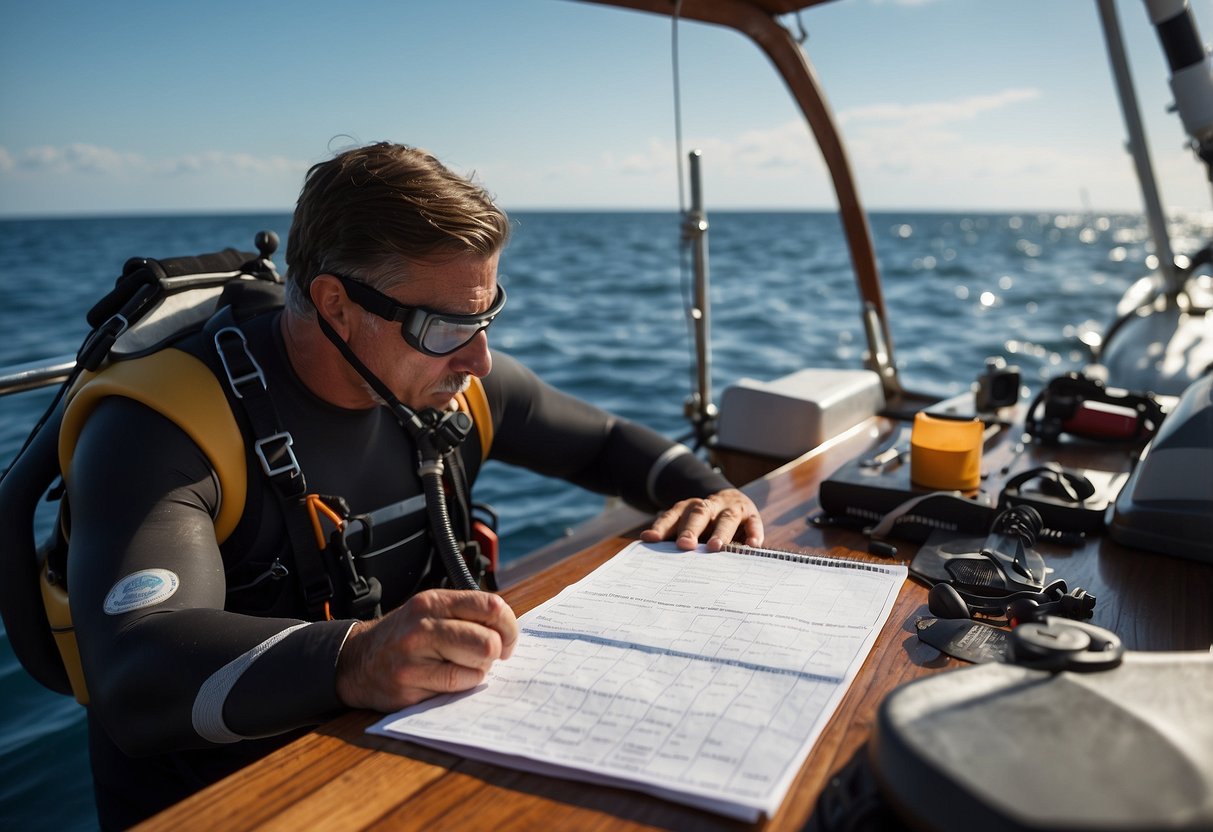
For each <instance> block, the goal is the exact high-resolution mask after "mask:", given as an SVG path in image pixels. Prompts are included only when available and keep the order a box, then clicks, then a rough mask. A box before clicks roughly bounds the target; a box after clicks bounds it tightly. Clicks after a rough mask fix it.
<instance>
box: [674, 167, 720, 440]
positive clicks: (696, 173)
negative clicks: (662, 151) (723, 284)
mask: <svg viewBox="0 0 1213 832" xmlns="http://www.w3.org/2000/svg"><path fill="white" fill-rule="evenodd" d="M702 155H703V154H702V153H701V152H700V151H698V150H692V151H691V152H690V153H689V154H687V156H688V159H689V162H690V169H691V209H690V210H689V211H687V213H686V215H685V216H684V217H683V221H682V239H683V241H684V242H685V243H687V244H688V245H690V246H691V258H692V261H693V263H694V269H695V292H694V299H693V301H692V305H691V309H690V315H691V323H692V325H693V326H694V331H695V372H696V390H695V391H694V392H693V393H691V395H690V396H689V397H688V398H687V402H686V415H687V418H688V419H689V420H690V422H691V426H692V427H693V428H694V430H695V443H696V446H697V447H704V446H705V445H706V444H707V443H708V441H709V440H710V439H711V437H712V436H713V435H714V434H715V432H716V414H717V409H716V405H715V404H714V403H713V402H712V330H711V314H710V313H711V299H710V297H709V291H708V286H709V277H708V215H707V213H706V212H705V211H704V208H703V179H702V176H701V174H700V170H699V163H700V160H701V158H702Z"/></svg>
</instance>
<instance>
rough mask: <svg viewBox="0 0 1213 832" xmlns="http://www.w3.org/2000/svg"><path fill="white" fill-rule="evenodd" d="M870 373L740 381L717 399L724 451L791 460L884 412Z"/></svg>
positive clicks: (842, 372) (829, 372) (833, 372)
mask: <svg viewBox="0 0 1213 832" xmlns="http://www.w3.org/2000/svg"><path fill="white" fill-rule="evenodd" d="M884 404H885V402H884V392H883V391H882V390H881V387H880V377H879V376H878V375H877V374H876V373H874V372H872V371H871V370H824V369H819V370H798V371H797V372H795V373H792V374H791V375H786V376H784V377H782V378H777V379H775V380H774V381H756V380H755V379H752V378H743V379H740V380H738V382H737V383H736V384H734V385H730V386H729V387H726V388H725V391H724V393H723V395H722V396H721V399H720V417H719V421H718V425H719V429H718V434H717V441H718V443H719V444H720V446H721V447H723V448H731V449H734V450H739V451H749V452H751V453H758V454H763V455H764V456H771V457H777V458H780V459H794V458H795V457H798V456H800V455H801V454H803V453H805V452H806V451H810V450H812V449H813V448H816V447H817V446H818V445H820V444H821V443H822V442H824V441H825V440H827V439H829V438H831V437H833V436H837V435H838V434H840V433H842V432H843V431H845V430H847V429H849V428H852V427H854V426H855V425H857V424H859V423H860V422H862V421H863V420H864V419H867V418H868V417H870V416H874V415H876V414H877V413H878V412H880V410H881V408H883V407H884Z"/></svg>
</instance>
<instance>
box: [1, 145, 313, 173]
mask: <svg viewBox="0 0 1213 832" xmlns="http://www.w3.org/2000/svg"><path fill="white" fill-rule="evenodd" d="M307 167H308V163H307V162H304V161H298V160H293V159H287V158H285V157H283V156H268V157H259V156H254V155H252V154H249V153H229V152H226V151H219V150H211V151H206V152H203V153H191V154H185V155H182V156H175V157H167V158H158V159H149V158H147V157H145V156H143V155H142V154H139V153H134V152H129V151H125V152H124V151H119V150H114V149H113V148H108V147H98V146H97V145H92V144H84V143H75V144H69V145H64V146H62V147H53V146H50V145H40V146H37V147H29V148H26V149H25V150H22V151H19V152H14V151H10V150H8V149H7V148H4V147H0V172H4V173H12V172H15V171H21V172H26V173H31V174H36V173H43V174H48V173H49V174H56V175H73V174H83V175H93V176H98V175H99V176H119V175H130V176H183V175H198V176H230V175H241V176H249V175H252V176H265V175H270V176H272V175H277V174H283V173H286V174H292V175H294V174H298V173H300V172H302V171H304V170H306V169H307Z"/></svg>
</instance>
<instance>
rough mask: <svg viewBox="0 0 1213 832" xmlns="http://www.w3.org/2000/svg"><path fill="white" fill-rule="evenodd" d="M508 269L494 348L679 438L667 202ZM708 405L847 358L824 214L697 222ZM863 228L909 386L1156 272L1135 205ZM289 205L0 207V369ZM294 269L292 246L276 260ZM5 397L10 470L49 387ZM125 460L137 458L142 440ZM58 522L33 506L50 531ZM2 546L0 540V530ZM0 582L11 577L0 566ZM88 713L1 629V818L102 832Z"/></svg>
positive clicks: (905, 216) (540, 220)
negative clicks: (161, 272) (706, 326)
mask: <svg viewBox="0 0 1213 832" xmlns="http://www.w3.org/2000/svg"><path fill="white" fill-rule="evenodd" d="M513 220H514V224H515V231H514V236H513V239H512V241H511V243H510V246H509V248H508V249H507V251H506V252H505V254H504V256H503V258H502V263H501V273H502V275H503V276H502V278H501V279H502V282H503V283H504V284H505V285H506V286H507V287H508V288H509V293H510V305H509V307H508V309H507V310H506V312H505V314H504V315H502V317H501V318H499V319H498V321H497V322H496V323H495V324H494V325H493V330H492V332H491V341H492V342H493V344H494V345H495V346H496V347H497V348H499V349H501V350H504V351H506V352H509V353H512V354H513V355H515V356H517V357H519V358H521V359H522V360H523V361H524V362H525V363H527V364H528V365H530V366H531V368H532V369H534V370H535V371H536V372H537V373H538V374H539V375H540V376H542V377H543V378H545V379H546V380H547V381H549V382H550V383H552V384H554V385H555V386H557V387H559V388H562V389H564V390H566V391H568V392H570V393H573V394H576V395H578V396H581V397H582V398H584V399H587V400H589V401H591V402H593V403H595V404H597V405H599V406H601V407H604V408H606V409H608V410H612V411H614V412H616V413H618V414H620V415H622V416H625V417H627V418H630V419H634V420H637V421H640V422H643V423H645V424H648V425H650V426H651V427H653V428H655V429H656V430H658V431H660V432H662V433H664V434H666V435H668V436H671V437H683V436H685V435H686V434H687V433H688V431H689V428H688V424H687V422H686V420H685V418H684V416H683V409H684V408H683V403H684V400H685V399H686V398H687V396H688V395H689V394H690V393H691V390H692V385H693V381H694V378H695V376H694V369H693V361H692V356H693V342H692V340H691V336H690V330H689V327H688V323H687V315H686V312H685V309H686V305H687V302H686V299H687V298H688V297H689V294H690V287H689V280H690V267H689V261H688V259H687V256H686V253H685V250H684V247H683V246H682V244H681V242H680V237H679V233H680V232H679V229H680V221H679V217H678V216H677V215H676V214H674V213H622V212H617V213H565V212H559V213H557V212H552V213H542V212H519V213H517V214H514V215H513ZM709 221H710V224H711V226H710V230H709V232H708V240H709V250H710V257H709V260H710V266H711V279H712V289H711V298H712V318H711V331H712V360H713V379H712V383H713V390H714V393H715V395H714V398H715V400H716V401H719V397H720V392H721V391H722V390H723V389H724V388H725V387H726V386H727V385H728V384H729V383H730V382H731V381H733V380H736V379H738V378H741V377H750V378H755V379H762V380H769V379H773V378H776V377H778V376H781V375H783V374H786V373H789V372H792V371H794V370H797V369H800V368H802V367H806V366H814V367H849V368H853V367H858V366H860V365H861V362H862V358H863V352H864V348H865V341H864V335H863V329H862V326H861V323H860V316H859V312H860V301H859V297H858V293H857V291H856V289H855V285H854V279H853V276H852V272H851V268H850V263H849V257H848V253H847V249H846V246H845V242H844V239H843V236H842V230H841V226H840V223H839V220H838V219H837V217H836V216H835V215H834V214H832V213H759V212H746V213H740V212H738V213H724V212H721V213H717V214H713V215H711V216H710V217H709ZM871 225H872V234H873V238H874V240H875V247H876V251H877V256H878V258H879V261H880V266H881V271H882V274H883V278H884V290H885V297H886V302H887V304H888V306H889V308H890V310H891V311H892V335H893V341H894V347H895V352H896V358H897V363H898V365H899V367H900V369H901V372H902V374H903V379H904V381H905V382H906V383H907V384H908V385H909V386H911V387H913V388H916V389H920V390H925V391H930V392H935V393H938V394H941V395H943V394H950V393H956V392H960V391H961V390H963V389H967V387H968V386H969V384H970V382H972V381H973V379H975V378H976V376H977V375H978V373H979V372H981V370H982V368H983V362H984V359H985V358H986V357H988V356H996V355H1001V356H1004V357H1005V358H1006V359H1007V361H1008V363H1011V364H1014V365H1017V366H1019V367H1020V369H1021V371H1022V372H1023V374H1024V378H1025V381H1026V383H1027V384H1028V385H1029V386H1030V387H1039V386H1040V384H1041V383H1042V382H1044V381H1046V380H1047V379H1049V378H1051V377H1053V376H1055V375H1057V374H1059V373H1061V372H1064V371H1065V370H1068V369H1073V368H1075V367H1077V366H1079V365H1081V364H1082V363H1083V362H1084V361H1085V360H1086V359H1087V358H1088V357H1089V353H1088V351H1087V348H1086V347H1085V345H1084V341H1083V337H1084V333H1086V332H1088V331H1096V332H1098V331H1100V330H1102V328H1103V327H1104V326H1105V325H1106V324H1107V323H1108V322H1109V321H1110V320H1111V319H1112V317H1113V314H1114V309H1115V304H1116V301H1117V299H1118V298H1119V297H1120V295H1121V294H1122V293H1123V292H1124V291H1125V289H1126V288H1128V286H1129V285H1130V284H1132V283H1133V282H1134V281H1135V280H1136V279H1137V278H1139V277H1141V276H1142V275H1143V274H1145V273H1146V272H1148V271H1149V265H1150V261H1149V258H1150V249H1151V246H1150V245H1149V243H1148V235H1147V233H1146V230H1145V227H1144V224H1143V222H1142V221H1141V220H1140V218H1139V217H1134V216H1114V215H1099V214H1082V215H1071V214H1056V213H1049V212H1041V213H1017V214H987V213H913V212H898V213H876V214H874V215H873V216H872V218H871ZM289 227H290V217H289V215H286V214H269V215H264V216H258V215H237V216H164V217H130V218H87V219H50V220H18V221H0V333H3V337H2V338H0V367H5V368H6V367H10V366H12V365H16V364H21V363H25V362H30V361H37V360H42V359H46V358H50V357H52V356H59V355H64V354H68V353H74V352H75V351H76V349H77V347H78V346H79V344H80V341H81V339H82V338H83V336H84V334H85V332H86V330H87V327H86V324H85V320H84V313H85V311H86V310H87V309H88V308H89V306H90V305H91V304H92V302H93V301H94V300H95V299H96V298H98V297H99V296H100V295H102V294H103V293H104V292H105V291H106V290H107V289H109V288H110V287H111V286H112V285H113V282H114V279H115V278H116V277H117V276H118V274H119V273H120V272H121V269H122V264H123V262H124V261H125V260H126V259H127V258H129V257H132V256H144V257H171V256H178V255H185V254H196V253H201V252H206V251H215V250H218V249H222V248H226V247H235V248H239V249H243V250H252V248H253V245H252V243H253V237H254V235H255V234H256V233H257V232H258V231H260V230H262V229H269V230H273V231H276V232H277V233H278V235H279V236H280V237H281V238H282V239H283V250H285V238H286V233H287V230H288V229H289ZM1172 234H1173V238H1172V243H1173V247H1174V248H1175V250H1176V251H1177V252H1184V251H1195V250H1196V249H1197V248H1198V247H1199V245H1201V244H1203V243H1204V242H1205V241H1207V240H1208V238H1209V236H1210V235H1211V234H1213V216H1210V215H1207V214H1206V215H1203V216H1201V217H1188V218H1183V219H1177V220H1175V221H1174V223H1173V227H1172ZM275 260H276V262H277V263H278V265H279V268H280V270H285V269H284V263H283V260H282V252H281V251H280V253H279V255H278V256H277V257H276V258H275ZM49 397H50V394H49V393H48V392H47V391H39V392H33V393H22V394H18V395H14V396H9V397H4V398H0V466H7V465H8V463H9V461H10V460H11V459H12V457H13V456H14V454H15V453H16V451H17V449H18V447H19V446H20V444H21V442H22V441H23V440H24V438H25V435H26V434H27V433H28V431H29V429H30V428H31V427H32V425H33V423H34V421H35V420H36V419H37V417H38V415H39V414H40V413H41V412H42V410H43V409H44V408H45V406H46V404H47V402H48V401H49ZM133 452H137V450H133ZM476 497H477V499H478V500H480V501H482V502H487V503H489V504H491V505H493V506H494V507H495V508H496V509H497V511H498V513H499V514H500V517H501V531H502V535H503V549H504V552H503V555H504V557H505V558H507V559H510V558H516V557H519V556H521V555H522V554H524V553H526V552H528V551H530V550H532V549H534V548H536V547H538V546H540V545H542V544H544V543H546V542H549V541H551V540H553V539H555V538H556V537H559V536H560V535H562V534H563V533H565V531H566V530H567V529H569V528H571V527H573V526H575V525H576V524H577V523H579V522H581V521H582V520H585V519H587V518H589V517H591V516H593V515H594V514H595V513H596V512H597V511H598V510H599V509H600V508H601V507H602V505H603V501H602V498H601V497H598V496H595V495H591V494H586V493H584V492H581V491H579V490H577V489H575V488H572V487H569V486H566V485H563V484H561V483H555V482H552V481H548V480H545V479H543V478H540V477H537V476H534V475H530V474H528V473H525V472H519V471H514V470H511V469H507V468H505V467H502V466H498V465H491V466H490V468H489V470H487V471H486V472H485V474H484V475H483V477H482V479H481V481H480V483H479V484H478V487H477V492H476ZM49 522H50V518H49V517H46V518H40V523H42V525H43V527H44V528H45V527H46V525H47V524H48V523H49ZM0 545H2V543H0ZM0 579H3V578H0ZM95 823H96V822H95V817H94V814H93V809H92V797H91V780H90V774H89V770H88V762H87V754H86V750H85V730H84V718H83V711H82V709H80V708H79V707H78V706H77V705H76V704H75V702H74V701H72V700H70V699H68V698H65V697H61V696H57V695H54V694H51V693H49V692H47V691H45V690H43V689H41V688H40V687H39V686H38V685H37V684H36V683H35V682H33V681H32V680H31V679H30V678H29V677H28V676H27V675H26V674H25V673H24V672H23V670H22V669H21V667H20V665H19V664H18V663H17V662H16V660H15V658H14V657H13V654H12V651H11V650H10V649H9V646H8V642H7V639H5V640H3V642H2V643H0V826H3V827H4V828H7V829H18V828H20V829H55V830H72V829H91V828H95Z"/></svg>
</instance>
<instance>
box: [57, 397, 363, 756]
mask: <svg viewBox="0 0 1213 832" xmlns="http://www.w3.org/2000/svg"><path fill="white" fill-rule="evenodd" d="M68 482H69V489H68V495H69V499H70V504H71V518H72V520H71V543H70V547H69V554H68V590H69V594H70V598H71V609H72V618H73V621H74V623H75V629H76V637H77V641H78V644H79V647H80V653H81V659H82V663H83V667H84V673H85V679H86V682H87V685H88V689H89V695H90V700H91V701H90V707H91V708H92V710H93V712H94V716H96V717H97V719H98V720H99V721H100V723H101V725H102V726H103V727H104V728H105V731H106V733H107V734H109V736H110V738H111V739H112V740H113V741H114V742H115V744H117V745H118V747H119V748H121V749H122V750H123V751H124V752H125V753H127V754H130V755H143V754H152V753H160V752H165V751H172V750H179V749H185V748H198V747H209V746H213V745H216V744H223V743H229V742H235V741H237V740H241V739H247V738H251V737H256V736H271V735H275V734H278V733H281V732H284V731H287V730H290V729H292V728H298V727H300V726H304V725H311V724H316V723H318V722H320V721H322V720H323V719H324V718H326V717H327V716H331V715H332V714H333V713H334V712H335V711H336V710H337V709H338V708H339V706H340V703H339V701H338V699H337V694H336V684H335V672H336V664H337V654H338V653H339V651H340V649H341V645H342V643H343V642H344V639H345V637H346V635H347V634H348V632H349V628H350V627H351V626H352V622H349V621H334V622H320V623H311V624H309V623H306V622H304V621H298V620H291V619H271V618H255V617H250V616H246V615H238V614H235V613H230V612H226V611H224V596H225V580H224V569H223V562H222V558H221V555H220V551H219V547H218V545H217V543H216V540H215V534H214V527H213V525H212V516H213V514H214V513H215V512H216V511H217V509H218V503H219V499H220V497H221V495H220V494H219V486H218V481H217V479H216V477H215V475H214V473H213V471H212V470H211V468H210V466H209V464H208V462H207V460H206V457H205V456H204V455H203V454H202V452H201V451H200V450H199V449H198V447H197V446H196V445H194V443H193V442H192V441H190V439H189V438H188V437H187V436H186V434H185V433H184V432H183V431H182V430H181V429H180V428H178V427H177V426H176V425H174V424H173V423H172V422H170V421H169V420H167V419H166V418H164V417H163V416H161V415H159V414H157V413H155V412H154V411H152V410H150V409H148V408H146V407H144V406H143V405H140V404H137V403H135V402H133V401H130V400H126V399H120V398H112V399H106V400H105V401H103V402H102V403H101V404H100V405H98V407H97V409H96V410H95V411H94V412H93V414H92V415H91V416H90V418H89V420H88V422H87V424H86V425H85V427H84V430H83V432H82V433H81V436H80V441H79V443H78V445H77V448H76V452H75V456H74V458H73V460H72V463H71V470H70V475H69V477H68Z"/></svg>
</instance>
